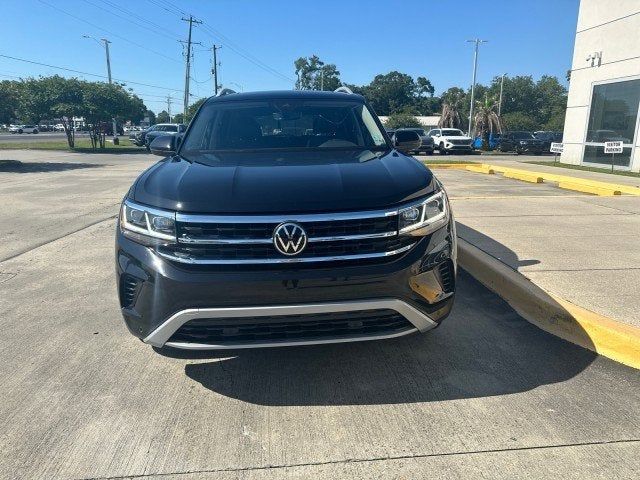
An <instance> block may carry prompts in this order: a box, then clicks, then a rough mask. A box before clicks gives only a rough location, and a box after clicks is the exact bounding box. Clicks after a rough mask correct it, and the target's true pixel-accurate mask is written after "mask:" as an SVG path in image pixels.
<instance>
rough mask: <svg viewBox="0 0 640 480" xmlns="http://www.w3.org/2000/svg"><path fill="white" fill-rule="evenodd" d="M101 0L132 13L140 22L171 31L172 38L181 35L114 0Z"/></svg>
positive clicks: (129, 13)
mask: <svg viewBox="0 0 640 480" xmlns="http://www.w3.org/2000/svg"><path fill="white" fill-rule="evenodd" d="M101 1H102V2H103V3H107V4H109V5H111V6H112V7H113V8H117V9H118V10H121V11H122V12H124V13H126V14H128V15H131V16H132V17H135V18H136V19H138V21H140V22H144V23H146V24H148V25H151V26H152V27H154V28H156V29H158V30H162V31H165V32H167V33H170V34H171V37H172V39H175V38H178V36H179V35H178V34H177V33H175V32H169V31H167V28H166V27H164V26H162V25H158V24H157V23H154V22H152V21H151V20H148V19H147V18H145V17H144V16H142V15H140V14H138V13H135V12H132V11H131V10H127V9H126V8H125V7H123V6H122V5H118V4H116V3H114V2H112V1H110V0H101Z"/></svg>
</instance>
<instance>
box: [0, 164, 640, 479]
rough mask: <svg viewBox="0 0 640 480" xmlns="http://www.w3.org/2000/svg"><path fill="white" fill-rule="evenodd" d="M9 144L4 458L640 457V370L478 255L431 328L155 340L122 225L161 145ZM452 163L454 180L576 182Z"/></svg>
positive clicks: (367, 466) (424, 467)
mask: <svg viewBox="0 0 640 480" xmlns="http://www.w3.org/2000/svg"><path fill="white" fill-rule="evenodd" d="M11 155H13V157H11V158H10V156H11ZM1 158H6V159H13V160H22V161H23V163H22V164H16V163H13V164H10V165H5V166H1V165H0V201H1V202H2V204H3V206H4V208H3V222H1V223H0V237H1V238H3V239H4V241H3V242H2V243H1V244H0V312H1V315H0V326H1V327H2V332H3V335H2V336H1V337H0V384H1V385H2V390H0V432H1V433H0V478H7V479H9V478H30V479H31V478H34V479H35V478H43V479H49V478H62V479H97V478H101V479H116V478H130V477H135V478H163V479H165V478H167V479H169V478H172V479H200V478H223V479H238V478H242V479H264V478H327V479H330V478H337V477H348V478H399V479H400V478H427V477H428V478H460V477H461V476H465V477H474V478H487V477H491V478H505V479H506V478H515V477H518V478H523V477H525V478H526V477H530V478H540V477H551V476H554V477H564V478H576V479H578V478H580V479H582V478H603V479H604V478H606V479H610V478H633V477H634V476H635V475H637V472H638V471H640V375H638V372H637V371H636V370H633V369H630V368H627V367H624V366H622V365H620V364H617V363H615V362H612V361H610V360H608V359H606V358H603V357H599V356H597V355H596V354H594V353H592V352H590V351H588V350H584V349H581V348H579V347H576V346H574V345H572V344H569V343H567V342H564V341H562V340H560V339H558V338H556V337H554V336H552V335H549V334H547V333H545V332H543V331H542V330H539V329H537V328H536V327H534V326H533V325H531V324H529V323H528V322H526V321H525V320H523V319H522V318H520V317H519V316H518V315H517V314H516V313H515V312H514V311H513V310H511V308H510V307H509V306H508V305H507V304H506V303H504V302H503V301H502V300H501V299H499V298H498V297H497V296H495V295H494V294H492V293H491V292H489V291H488V290H486V289H485V288H484V287H482V286H481V285H480V284H478V283H477V282H476V281H475V280H474V279H473V278H471V277H470V276H468V275H467V274H465V273H464V272H461V274H460V277H459V284H458V296H457V303H456V306H455V308H454V311H453V313H452V315H451V317H450V318H449V319H448V320H447V321H446V323H445V324H443V325H442V326H441V327H440V328H438V329H436V330H434V331H432V332H430V333H429V334H427V335H414V336H410V337H405V338H401V339H396V340H390V341H382V342H372V343H362V344H343V345H332V346H322V347H304V348H288V349H264V350H254V351H243V352H227V353H224V354H214V355H211V354H201V355H193V354H192V355H190V356H189V355H180V354H177V353H175V352H158V351H155V350H153V349H152V348H150V347H149V346H147V345H144V344H142V343H140V342H139V341H138V340H136V339H135V338H133V337H132V336H130V335H129V334H128V332H127V331H126V328H125V327H124V325H123V323H122V320H121V317H120V314H119V311H118V305H117V299H116V290H115V278H114V265H113V231H114V226H115V219H114V217H115V215H116V213H117V207H118V204H119V202H120V199H121V198H122V196H123V195H124V194H125V192H126V190H127V189H128V187H129V185H130V183H131V181H132V180H133V179H134V178H135V177H136V176H137V174H138V173H139V172H140V171H141V170H142V169H144V168H146V167H148V166H149V165H151V164H152V163H153V162H154V161H155V158H157V157H152V156H150V155H146V154H140V155H128V154H121V155H85V156H82V155H78V154H70V153H52V152H20V153H15V154H14V153H13V152H5V153H3V157H1ZM437 174H438V176H439V177H440V178H441V179H442V180H443V182H444V183H445V184H446V186H447V187H448V189H449V192H450V195H451V196H452V197H453V198H454V199H455V198H460V199H462V198H465V197H473V196H476V197H480V196H488V195H494V196H495V195H503V196H510V195H516V194H520V195H529V196H549V197H552V196H558V197H562V196H563V195H575V193H573V194H570V193H565V192H563V191H559V190H558V189H557V188H554V187H552V186H549V185H529V184H522V183H520V182H517V181H514V180H509V179H504V178H488V177H487V176H482V175H475V176H474V175H473V174H470V173H468V172H456V171H438V172H437ZM455 201H456V200H454V202H455ZM455 206H456V204H455V203H454V208H455ZM462 208H463V207H461V209H462Z"/></svg>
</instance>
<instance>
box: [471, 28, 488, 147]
mask: <svg viewBox="0 0 640 480" xmlns="http://www.w3.org/2000/svg"><path fill="white" fill-rule="evenodd" d="M467 42H469V43H475V44H476V46H475V50H474V54H473V80H472V81H471V106H470V107H469V136H471V132H472V129H471V123H472V121H473V102H474V101H475V94H476V73H477V71H478V47H479V46H480V44H481V43H487V41H486V40H480V39H479V38H476V39H474V40H467Z"/></svg>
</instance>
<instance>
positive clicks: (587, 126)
mask: <svg viewBox="0 0 640 480" xmlns="http://www.w3.org/2000/svg"><path fill="white" fill-rule="evenodd" d="M639 104H640V0H581V2H580V11H579V14H578V26H577V29H576V40H575V47H574V52H573V63H572V66H571V80H570V82H569V98H568V103H567V114H566V121H565V126H564V136H563V143H564V152H563V153H562V157H561V161H562V162H565V163H571V164H575V165H585V166H610V165H611V162H612V158H611V155H610V154H606V155H605V153H604V148H603V143H604V142H605V141H622V142H623V147H624V149H623V153H622V154H618V155H616V156H615V159H614V163H615V165H616V168H619V169H623V170H632V171H636V172H637V171H640V138H639V135H638V123H639V122H638V113H639V108H638V106H639Z"/></svg>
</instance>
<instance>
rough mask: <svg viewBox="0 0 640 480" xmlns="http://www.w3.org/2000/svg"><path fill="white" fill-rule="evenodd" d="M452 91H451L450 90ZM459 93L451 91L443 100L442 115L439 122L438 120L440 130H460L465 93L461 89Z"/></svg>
mask: <svg viewBox="0 0 640 480" xmlns="http://www.w3.org/2000/svg"><path fill="white" fill-rule="evenodd" d="M451 90H453V89H451ZM457 90H459V91H452V92H451V93H449V94H448V95H447V96H446V98H443V100H444V101H443V103H442V114H441V115H440V120H438V127H440V128H461V127H462V124H463V120H462V115H461V113H460V112H462V108H463V105H464V100H465V93H464V91H463V90H461V89H457Z"/></svg>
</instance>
